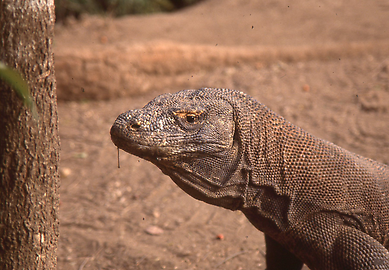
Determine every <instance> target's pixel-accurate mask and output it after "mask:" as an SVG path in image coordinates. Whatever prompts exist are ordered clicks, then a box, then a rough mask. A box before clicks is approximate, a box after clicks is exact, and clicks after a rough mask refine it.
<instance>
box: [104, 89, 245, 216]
mask: <svg viewBox="0 0 389 270" xmlns="http://www.w3.org/2000/svg"><path fill="white" fill-rule="evenodd" d="M229 91H231V92H230V93H228V96H229V98H227V97H226V96H227V94H226V95H224V94H221V91H220V89H212V88H204V89H199V90H183V91H180V92H178V93H175V94H164V95H161V96H158V97H157V98H155V99H154V100H152V101H151V102H149V103H148V104H147V105H146V106H144V107H143V108H142V109H138V110H131V111H128V112H125V113H123V114H121V115H119V117H118V118H117V119H116V121H115V123H114V124H113V126H112V128H111V138H112V141H113V143H114V144H115V145H116V146H117V147H118V148H120V149H122V150H124V151H126V152H128V153H130V154H133V155H136V156H138V157H141V158H144V159H146V160H148V161H150V162H152V163H154V164H155V165H156V166H158V167H159V168H160V169H161V170H162V172H163V173H165V174H166V175H168V176H170V177H171V178H172V180H173V181H174V182H175V183H176V184H177V185H178V186H179V187H181V188H182V189H183V190H184V191H186V192H187V193H188V194H190V195H191V196H193V197H195V198H196V199H199V200H202V201H205V202H208V203H211V204H215V205H218V206H222V207H225V208H229V209H238V208H239V207H240V205H241V204H242V203H243V201H244V196H245V189H246V186H247V181H248V180H247V174H248V173H247V171H246V170H245V166H244V165H243V163H244V160H243V154H242V153H243V149H242V148H243V145H244V143H243V142H242V136H241V134H240V130H239V127H238V126H239V123H238V121H237V118H238V117H239V116H238V114H237V112H236V105H234V104H233V102H231V100H233V99H234V98H235V97H236V99H238V98H242V97H243V98H245V97H246V96H245V95H244V94H243V93H241V92H237V91H232V90H229ZM241 95H242V96H241ZM243 95H244V96H243ZM247 98H248V97H247ZM246 110H247V109H246Z"/></svg>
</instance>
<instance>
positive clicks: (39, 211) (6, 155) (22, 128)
mask: <svg viewBox="0 0 389 270" xmlns="http://www.w3.org/2000/svg"><path fill="white" fill-rule="evenodd" d="M53 35H54V0H39V1H34V0H27V1H25V0H0V61H2V62H4V63H5V64H6V65H8V66H9V67H11V68H14V69H16V70H18V71H19V72H20V73H21V74H22V75H23V77H24V78H25V79H26V80H27V82H28V84H29V87H30V91H31V96H32V99H33V101H34V102H35V103H36V105H37V111H38V115H39V116H38V117H35V118H34V117H33V116H32V114H31V112H30V111H29V110H28V108H26V107H24V106H23V104H22V101H21V100H19V99H18V97H17V95H16V94H15V92H14V91H13V90H12V89H11V88H10V87H9V86H8V85H6V84H5V83H4V82H2V81H0V269H54V268H56V266H57V256H56V252H57V239H58V235H59V223H58V205H59V195H58V183H59V177H58V160H59V138H58V117H57V104H56V91H55V77H54V66H53V53H52V40H53Z"/></svg>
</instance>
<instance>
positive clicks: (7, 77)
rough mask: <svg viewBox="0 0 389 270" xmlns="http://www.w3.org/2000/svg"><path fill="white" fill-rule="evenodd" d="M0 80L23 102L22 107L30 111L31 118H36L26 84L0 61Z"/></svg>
mask: <svg viewBox="0 0 389 270" xmlns="http://www.w3.org/2000/svg"><path fill="white" fill-rule="evenodd" d="M0 79H2V80H3V81H5V82H6V83H8V84H9V85H10V86H11V87H12V88H13V89H14V90H15V92H16V93H17V95H18V97H19V98H20V99H21V100H22V101H23V104H24V106H26V107H27V108H29V109H30V110H31V113H32V115H33V117H35V118H37V117H38V113H37V109H36V106H35V103H34V102H33V101H32V98H31V95H30V91H29V90H28V84H27V82H26V81H25V80H23V78H22V76H21V75H20V74H19V72H17V71H15V70H13V69H10V68H9V67H7V66H6V65H5V64H4V63H3V62H1V61H0Z"/></svg>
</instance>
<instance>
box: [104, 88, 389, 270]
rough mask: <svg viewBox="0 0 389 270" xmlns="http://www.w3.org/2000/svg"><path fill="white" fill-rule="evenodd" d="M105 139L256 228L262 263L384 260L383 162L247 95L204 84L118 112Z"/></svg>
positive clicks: (387, 207)
mask: <svg viewBox="0 0 389 270" xmlns="http://www.w3.org/2000/svg"><path fill="white" fill-rule="evenodd" d="M111 138H112V141H113V143H114V144H115V145H116V146H117V147H118V148H121V149H123V150H124V151H126V152H128V153H131V154H133V155H136V156H139V157H141V158H144V159H146V160H148V161H150V162H152V163H154V164H155V165H156V166H157V167H158V168H160V169H161V170H162V172H163V173H164V174H166V175H168V176H170V178H171V179H172V180H173V181H174V182H175V183H176V184H177V185H178V186H179V187H180V188H182V189H183V190H184V191H185V192H187V193H188V194H189V195H191V196H192V197H194V198H196V199H198V200H201V201H204V202H207V203H210V204H213V205H217V206H221V207H224V208H227V209H231V210H240V211H242V212H243V213H244V214H245V216H246V217H247V218H248V220H249V221H250V222H251V223H252V224H253V225H254V226H255V227H256V228H257V229H259V230H260V231H262V232H264V233H265V240H266V263H267V269H268V270H274V269H301V268H302V266H303V263H305V264H306V265H307V266H308V267H309V268H311V269H342V270H344V269H389V252H388V249H389V196H388V195H389V167H388V166H387V165H384V164H380V163H378V162H375V161H373V160H371V159H367V158H364V157H362V156H359V155H356V154H354V153H351V152H349V151H347V150H345V149H342V148H340V147H339V146H336V145H334V144H332V143H330V142H327V141H324V140H321V139H318V138H316V137H314V136H312V135H310V134H309V133H307V132H306V131H304V130H303V129H301V128H299V127H297V126H294V125H293V124H291V123H289V122H288V121H286V120H285V119H284V118H283V117H281V116H279V115H277V114H275V113H274V112H272V111H271V110H269V109H268V108H267V107H266V106H264V105H263V104H261V103H259V102H257V101H256V100H254V99H253V98H251V97H250V96H248V95H246V94H244V93H242V92H239V91H235V90H229V89H215V88H203V89H199V90H183V91H180V92H178V93H175V94H164V95H160V96H158V97H157V98H155V99H154V100H152V101H151V102H149V103H148V104H147V105H146V106H144V107H143V109H139V110H132V111H128V112H125V113H123V114H121V115H119V117H118V118H117V119H116V121H115V123H114V124H113V126H112V128H111Z"/></svg>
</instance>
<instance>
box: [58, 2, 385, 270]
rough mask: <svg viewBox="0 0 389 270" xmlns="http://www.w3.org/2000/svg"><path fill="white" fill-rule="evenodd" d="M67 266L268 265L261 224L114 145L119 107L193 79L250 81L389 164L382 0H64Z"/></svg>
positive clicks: (241, 84) (61, 82)
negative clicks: (200, 197) (191, 191)
mask: <svg viewBox="0 0 389 270" xmlns="http://www.w3.org/2000/svg"><path fill="white" fill-rule="evenodd" d="M55 5H56V17H57V18H56V30H55V39H54V52H55V70H56V78H57V94H58V101H59V106H58V109H59V117H60V127H59V130H60V137H61V163H60V173H61V205H60V207H61V208H60V234H61V236H60V244H59V259H58V268H59V269H152V270H153V269H234V270H236V269H265V260H264V252H265V247H264V243H263V235H262V233H261V232H259V231H257V230H256V229H254V228H253V227H252V225H251V224H249V223H248V221H247V220H246V219H245V217H244V216H243V215H242V214H241V213H239V212H231V211H228V210H224V209H219V208H217V207H214V206H210V205H206V204H205V203H203V202H199V201H196V200H195V199H193V198H191V197H189V196H188V195H187V194H185V193H184V192H183V191H181V190H180V189H179V188H178V187H176V186H175V184H174V183H173V182H172V181H171V180H170V179H169V178H168V177H166V176H164V175H163V174H162V173H161V172H160V171H159V170H158V169H157V168H156V167H154V166H153V165H152V164H149V163H148V162H146V161H143V160H141V159H139V158H136V157H133V156H130V155H128V154H126V153H124V152H121V154H120V164H121V168H120V169H118V168H117V149H116V148H115V147H114V145H113V144H112V142H111V141H110V136H109V129H110V126H111V125H112V123H113V122H114V120H115V119H116V117H117V116H118V115H119V114H120V113H122V112H124V111H126V110H129V109H135V108H140V107H142V106H143V105H144V104H146V103H147V102H148V101H150V100H151V99H153V98H154V97H155V96H157V95H159V94H162V93H166V92H176V91H179V90H181V89H187V88H200V87H205V86H207V87H225V88H233V89H238V90H241V91H244V92H246V93H248V94H250V95H252V96H253V97H254V98H256V99H257V100H259V101H260V102H262V103H264V104H265V105H267V106H268V107H269V108H271V109H272V110H274V111H275V112H276V113H278V114H281V115H282V116H284V117H285V118H286V119H287V120H289V121H291V122H292V123H294V124H296V125H298V126H301V127H302V128H304V129H305V130H307V131H308V132H310V133H312V134H313V135H316V136H318V137H320V138H323V139H326V140H329V141H332V142H334V143H336V144H338V145H340V146H341V147H344V148H346V149H348V150H350V151H352V152H356V153H358V154H361V155H364V156H366V157H369V158H372V159H375V160H378V161H380V162H383V163H386V164H388V163H389V154H388V153H389V151H388V149H389V126H388V123H389V19H388V18H389V3H388V2H387V1H384V0H377V1H373V2H372V1H367V0H348V1H330V0H309V1H306V0H296V1H293V2H285V1H281V0H264V1H254V0H224V1H217V0H202V1H195V0H192V1H191V0H187V1H176V0H175V1H173V0H149V1H146V0H143V1H142V0H116V1H113V0H112V1H109V0H100V1H92V0H80V1H75V0H74V1H72V0H57V1H55Z"/></svg>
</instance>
